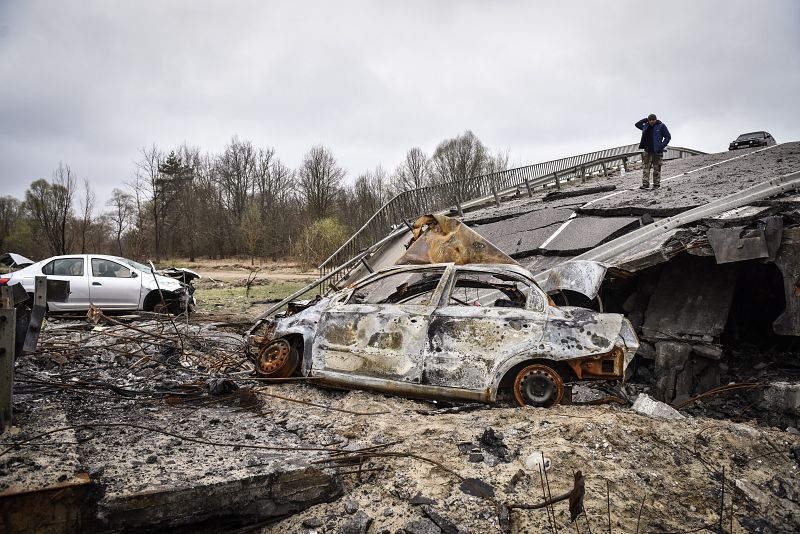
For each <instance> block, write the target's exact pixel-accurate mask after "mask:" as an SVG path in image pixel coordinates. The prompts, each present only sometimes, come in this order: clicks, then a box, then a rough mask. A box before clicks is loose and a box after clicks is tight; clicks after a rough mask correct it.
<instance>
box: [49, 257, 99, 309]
mask: <svg viewBox="0 0 800 534" xmlns="http://www.w3.org/2000/svg"><path fill="white" fill-rule="evenodd" d="M87 273H88V270H87V269H86V257H85V256H72V257H70V256H65V257H58V258H53V259H52V260H50V261H49V262H47V263H45V264H44V265H43V266H42V274H44V275H45V276H47V278H48V279H50V280H66V281H67V282H69V298H68V299H67V302H58V303H55V302H53V303H50V304H49V306H50V308H51V309H52V310H54V311H63V310H86V309H88V308H89V276H88V274H87Z"/></svg>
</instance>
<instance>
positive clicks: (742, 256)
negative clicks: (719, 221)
mask: <svg viewBox="0 0 800 534" xmlns="http://www.w3.org/2000/svg"><path fill="white" fill-rule="evenodd" d="M707 235H708V242H709V243H710V244H711V248H712V249H713V250H714V258H716V260H717V263H731V262H734V261H745V260H754V259H758V258H767V257H769V252H767V239H766V236H765V235H764V229H763V228H749V229H745V228H744V227H743V226H734V227H732V228H709V229H708V232H707Z"/></svg>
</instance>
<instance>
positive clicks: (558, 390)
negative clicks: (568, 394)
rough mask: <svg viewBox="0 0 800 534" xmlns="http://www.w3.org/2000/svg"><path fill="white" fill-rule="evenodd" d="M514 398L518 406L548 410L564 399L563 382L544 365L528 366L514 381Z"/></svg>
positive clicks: (554, 372)
mask: <svg viewBox="0 0 800 534" xmlns="http://www.w3.org/2000/svg"><path fill="white" fill-rule="evenodd" d="M514 398H515V399H516V400H517V403H518V404H519V405H520V406H536V407H538V408H549V407H550V406H554V405H556V404H558V403H559V402H561V399H562V398H564V381H563V380H562V379H561V376H559V374H558V373H557V372H556V371H554V370H553V369H551V368H550V367H547V366H546V365H529V366H527V367H525V368H524V369H522V370H521V371H520V372H519V373H517V377H516V378H515V379H514Z"/></svg>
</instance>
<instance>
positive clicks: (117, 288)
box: [87, 254, 142, 310]
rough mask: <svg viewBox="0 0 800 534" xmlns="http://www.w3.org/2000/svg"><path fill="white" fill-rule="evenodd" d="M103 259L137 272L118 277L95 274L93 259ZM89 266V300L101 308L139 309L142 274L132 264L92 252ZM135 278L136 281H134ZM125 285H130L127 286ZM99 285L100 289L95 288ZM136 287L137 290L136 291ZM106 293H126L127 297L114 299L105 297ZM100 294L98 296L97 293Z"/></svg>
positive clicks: (131, 271) (88, 259) (89, 257)
mask: <svg viewBox="0 0 800 534" xmlns="http://www.w3.org/2000/svg"><path fill="white" fill-rule="evenodd" d="M95 259H97V260H103V261H107V262H110V263H114V264H116V265H119V266H120V267H122V268H124V269H127V270H128V271H129V272H130V273H135V274H136V276H135V277H131V276H128V277H125V278H117V277H112V276H95V274H94V268H93V266H92V260H95ZM87 265H88V267H89V300H90V302H91V303H92V304H93V305H95V306H97V307H98V308H100V309H105V310H137V309H139V303H140V302H141V298H142V276H141V274H140V273H138V272H137V271H136V269H134V268H133V266H131V265H126V264H124V263H122V262H120V261H117V260H114V259H111V258H108V257H106V256H102V255H97V254H92V255H89V256H88V257H87ZM134 280H135V282H134ZM125 286H129V287H127V288H125ZM97 287H99V288H100V289H99V290H98V289H94V288H97ZM134 289H135V291H134ZM105 293H112V294H119V295H125V296H126V298H127V300H126V298H120V299H116V300H115V299H113V298H110V299H109V298H107V297H104V294H105ZM96 294H97V295H98V297H96V296H95V295H96Z"/></svg>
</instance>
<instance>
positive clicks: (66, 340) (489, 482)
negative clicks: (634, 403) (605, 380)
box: [0, 319, 800, 533]
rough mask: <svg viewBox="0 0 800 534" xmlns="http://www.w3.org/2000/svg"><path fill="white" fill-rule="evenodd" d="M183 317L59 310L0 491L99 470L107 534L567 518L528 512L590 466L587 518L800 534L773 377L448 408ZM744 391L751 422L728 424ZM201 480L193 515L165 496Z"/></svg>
mask: <svg viewBox="0 0 800 534" xmlns="http://www.w3.org/2000/svg"><path fill="white" fill-rule="evenodd" d="M176 326H177V328H178V330H179V331H180V332H181V336H178V335H177V334H176V333H175V331H174V330H173V328H174V327H173V325H172V324H171V323H169V322H168V321H164V320H163V319H160V320H149V321H144V322H142V321H140V322H132V323H125V322H123V323H121V324H117V323H105V324H101V325H100V328H99V329H97V328H95V325H93V324H88V323H85V322H82V321H66V320H51V321H49V322H48V323H47V326H46V328H45V329H44V331H43V333H42V337H41V342H40V346H39V350H37V352H36V353H34V354H31V355H26V356H24V357H21V358H20V359H19V360H18V361H17V365H16V371H17V374H16V378H17V382H16V385H15V397H14V411H15V419H14V424H15V427H14V428H13V429H12V432H10V433H9V434H10V435H9V434H7V435H6V436H4V448H3V449H2V450H0V454H1V455H0V491H2V490H5V491H8V490H10V489H20V488H26V489H36V488H39V487H45V486H48V485H52V484H54V483H56V482H63V481H69V480H71V479H72V478H74V477H76V475H78V474H80V473H88V474H89V476H90V477H91V479H92V481H94V482H95V483H96V484H97V485H98V487H99V488H101V490H102V498H101V499H100V501H99V503H98V511H97V514H98V517H99V518H100V521H99V522H98V525H99V526H98V527H97V528H98V529H99V530H102V529H103V528H105V529H106V530H108V529H110V530H159V529H161V530H170V531H174V530H176V529H179V528H183V529H185V530H192V531H205V532H228V531H241V529H244V530H245V531H261V532H343V533H350V532H366V533H378V532H387V533H395V532H408V533H427V532H432V533H436V532H503V531H505V532H545V531H553V530H555V531H557V532H561V531H564V530H565V529H570V530H572V529H574V528H575V527H574V526H573V525H571V524H570V517H569V512H568V503H567V502H566V501H563V502H559V503H556V504H554V505H553V507H552V510H553V512H554V514H552V515H550V514H548V512H547V511H546V510H544V509H538V510H524V509H518V508H515V507H514V506H515V505H520V504H527V505H530V504H536V503H538V502H540V501H542V500H543V499H544V496H543V495H544V493H547V491H548V490H547V486H548V484H549V493H550V494H551V495H558V494H561V493H564V492H566V491H569V490H570V489H571V488H572V485H573V475H574V473H575V472H576V471H581V472H582V473H583V475H584V477H585V490H586V491H585V501H584V504H585V509H586V514H585V516H581V517H579V518H578V519H577V524H578V528H580V529H581V530H583V529H586V530H585V531H586V532H588V531H589V528H588V527H590V528H591V530H592V531H600V530H604V531H605V530H606V529H608V522H609V517H610V522H611V528H612V530H616V531H620V530H624V531H626V532H636V531H638V532H678V531H680V532H686V531H694V530H696V529H701V528H703V527H705V528H708V529H713V530H718V529H721V531H731V529H733V530H734V531H736V532H743V531H745V532H797V531H798V530H800V477H798V469H799V468H800V436H798V435H797V431H796V429H795V428H794V427H793V426H792V425H791V423H792V421H791V420H790V419H786V418H782V419H774V418H773V419H771V420H770V418H769V417H768V416H765V413H764V412H763V411H761V410H759V408H757V404H756V403H755V400H756V398H757V397H756V395H757V394H758V392H757V391H745V392H736V393H731V394H729V395H727V396H725V397H715V398H707V399H703V400H701V401H698V402H695V403H693V404H692V405H691V406H690V407H689V408H688V411H686V410H684V411H683V412H682V416H683V418H679V419H663V418H657V417H651V416H647V415H642V414H639V413H636V412H634V411H633V410H632V409H631V408H630V407H629V406H616V405H601V406H591V405H570V406H557V407H555V408H552V409H534V408H519V407H516V406H513V405H511V404H505V405H501V406H495V407H486V406H480V405H468V406H447V405H442V404H434V403H430V402H424V401H416V400H408V399H403V398H397V397H387V396H384V395H380V394H374V393H370V392H361V391H336V390H330V389H323V388H320V387H318V386H315V385H313V384H309V383H305V382H304V381H303V380H297V381H293V382H289V383H282V384H274V383H265V382H264V381H255V380H252V379H251V377H250V373H249V369H250V364H249V363H248V361H247V359H246V358H245V357H244V356H243V347H244V345H243V342H242V338H241V336H239V335H238V333H237V332H233V331H230V330H229V329H227V330H226V328H225V327H218V326H216V325H214V324H213V323H208V322H206V323H200V324H194V323H192V324H188V325H187V324H186V323H184V322H181V321H178V322H177V323H176ZM647 387H648V386H647V385H646V384H628V385H626V386H624V387H623V389H622V391H621V392H622V393H623V394H625V395H627V396H628V397H629V398H630V399H631V400H632V399H633V397H634V396H635V395H636V394H637V393H638V392H639V391H642V390H644V391H646V390H647ZM605 394H606V393H605V392H603V391H601V390H596V389H591V388H577V390H576V392H575V398H576V400H589V399H591V398H594V397H600V396H603V395H605ZM734 399H738V400H734ZM732 402H738V403H739V404H737V406H738V407H739V408H738V409H739V411H740V412H741V414H740V417H739V421H738V422H734V421H733V420H731V419H725V418H724V417H726V416H729V415H730V413H731V410H727V411H726V409H725V406H728V405H730V403H732ZM741 408H744V409H741ZM692 414H695V415H694V416H693V415H692ZM703 414H705V415H703ZM709 416H712V417H709ZM770 421H772V424H780V425H781V426H780V427H769V426H765V423H767V424H770ZM794 426H796V425H794ZM355 451H358V452H355ZM542 455H543V456H544V464H545V465H546V467H547V469H546V481H545V488H544V490H543V487H542V480H541V479H540V470H539V466H540V465H541V464H542ZM231 488H233V489H231ZM243 488H245V489H243ZM247 488H250V490H252V491H251V493H253V498H252V500H246V499H244V498H243V497H241V495H250V494H249V493H247V491H246V489H247ZM234 490H235V492H234ZM187 491H188V492H190V493H189V494H190V495H191V496H192V499H193V500H192V501H191V503H190V504H191V506H190V507H187V510H190V511H188V512H185V514H186V515H184V516H183V517H175V516H174V513H175V510H182V509H181V508H175V507H173V508H169V511H171V512H170V513H173V515H169V514H167V513H165V512H164V509H162V508H160V506H161V502H160V501H159V499H164V500H168V499H169V496H170V495H171V494H172V493H175V492H178V493H180V492H182V493H181V494H182V495H185V494H187V493H186V492H187ZM248 491H249V490H248ZM191 492H193V493H191ZM226 492H227V494H228V495H234V496H235V497H236V499H238V500H233V501H231V499H228V500H226ZM723 492H724V494H723ZM144 498H147V499H149V500H147V501H146V503H147V507H145V508H139V509H137V510H136V511H135V513H134V512H131V510H132V509H133V507H134V505H136V506H140V505H141V503H142V502H143V501H142V499H144ZM131 503H133V504H131ZM192 509H193V510H194V512H192V511H191V510H192ZM150 510H157V511H158V513H155V512H153V513H152V514H150V515H148V513H150V512H149V511H150ZM180 513H184V512H180ZM131 514H133V515H131ZM159 514H160V515H159ZM270 516H271V517H270ZM131 518H133V519H131ZM143 518H144V519H143ZM182 520H184V521H185V523H191V522H194V523H196V524H195V525H192V526H188V527H187V526H186V525H185V524H183V525H182V524H181V521H182ZM137 521H138V523H137ZM142 521H145V523H144V526H143V525H142ZM587 523H588V524H587Z"/></svg>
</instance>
